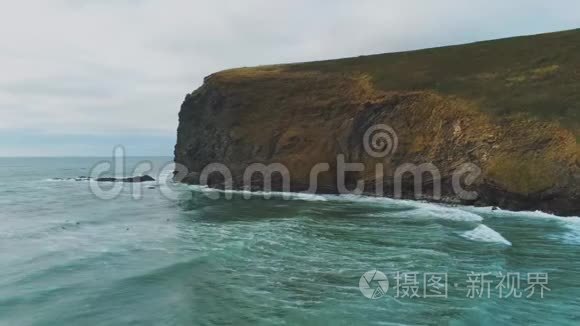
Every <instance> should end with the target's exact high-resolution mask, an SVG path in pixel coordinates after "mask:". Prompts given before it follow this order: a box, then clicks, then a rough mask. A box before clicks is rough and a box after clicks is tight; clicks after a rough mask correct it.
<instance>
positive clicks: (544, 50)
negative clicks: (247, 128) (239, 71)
mask: <svg viewBox="0 0 580 326" xmlns="http://www.w3.org/2000/svg"><path fill="white" fill-rule="evenodd" d="M276 67H277V68H283V69H284V70H286V71H295V72H309V71H312V72H314V71H316V72H320V73H332V74H336V73H338V74H346V75H353V74H354V75H356V74H362V75H366V76H369V77H370V78H371V80H372V83H373V85H374V87H375V88H376V89H378V90H383V91H410V90H430V91H435V92H438V93H441V94H444V95H452V96H458V97H461V98H464V99H467V100H469V101H473V102H474V103H476V104H477V106H478V107H479V108H480V110H482V111H484V112H487V113H490V114H491V115H492V116H511V115H515V114H522V113H523V114H527V115H531V116H533V117H537V118H540V119H542V120H549V121H555V122H557V123H559V124H560V125H562V126H564V127H566V128H567V129H569V130H572V131H573V132H574V133H575V134H576V135H577V136H580V29H578V30H571V31H565V32H558V33H550V34H541V35H534V36H524V37H516V38H509V39H501V40H494V41H486V42H478V43H472V44H466V45H458V46H448V47H441V48H433V49H425V50H418V51H410V52H400V53H388V54H378V55H370V56H361V57H355V58H346V59H338V60H329V61H319V62H310V63H299V64H290V65H282V66H276Z"/></svg>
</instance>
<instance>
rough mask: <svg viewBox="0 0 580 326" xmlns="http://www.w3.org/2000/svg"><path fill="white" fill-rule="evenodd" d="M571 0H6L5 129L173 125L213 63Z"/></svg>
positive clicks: (477, 33)
mask: <svg viewBox="0 0 580 326" xmlns="http://www.w3.org/2000/svg"><path fill="white" fill-rule="evenodd" d="M579 13H580V4H578V3H577V2H576V1H551V2H549V3H547V2H545V1H533V0H532V1H524V0H520V1H494V0H492V1H461V0H457V1H451V0H441V1H418V0H417V1H411V0H409V1H378V0H366V1H365V0H363V1H354V0H353V1H344V0H336V1H316V2H315V1H304V0H291V1H290V0H288V1H286V0H285V1H267V0H263V1H258V0H246V1H212V2H209V1H186V0H183V1H179V0H164V1H161V0H159V1H154V0H149V1H139V0H125V1H96V0H95V1H89V0H82V1H81V0H76V1H75V0H55V1H51V2H50V3H48V2H40V1H30V0H23V1H18V2H16V1H11V2H6V3H4V4H3V6H2V11H1V12H0V40H2V42H0V71H1V72H2V73H1V74H0V112H1V114H2V118H1V119H0V129H2V130H3V131H9V130H16V129H22V128H27V129H32V130H37V131H39V132H46V133H66V134H75V133H90V134H99V133H102V134H106V133H110V132H125V133H131V132H135V133H136V132H151V133H160V134H165V135H173V134H174V132H175V128H176V125H177V112H178V109H179V105H180V103H181V101H182V99H183V96H184V95H185V93H186V92H190V91H192V90H193V89H194V88H196V87H197V86H199V84H200V83H201V81H202V79H203V77H204V76H205V75H208V74H210V73H212V72H215V71H217V70H221V69H225V68H231V67H237V66H252V65H259V64H272V63H281V62H297V61H309V60H318V59H328V58H336V57H344V56H356V55H360V54H372V53H381V52H390V51H401V50H406V49H416V48H423V47H430V46H439V45H446V44H453V43H463V42H469V41H476V40H483V39H489V38H496V37H505V36H512V35H519V34H532V33H539V32H547V31H554V30H560V29H567V28H574V27H577V26H579V25H580V14H579Z"/></svg>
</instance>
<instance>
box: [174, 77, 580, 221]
mask: <svg viewBox="0 0 580 326" xmlns="http://www.w3.org/2000/svg"><path fill="white" fill-rule="evenodd" d="M377 125H387V126H389V127H390V128H392V130H393V131H394V132H395V134H396V139H397V146H396V149H395V150H391V151H390V152H389V153H388V155H386V156H380V157H375V156H373V155H369V151H368V149H365V147H364V143H365V132H367V130H369V129H370V128H372V127H373V126H377ZM376 145H377V146H379V147H380V146H385V145H386V144H385V143H381V142H378V143H377V144H376ZM383 149H384V148H383ZM378 150H379V151H380V148H379V149H378ZM371 154H372V153H371ZM339 155H343V156H344V160H345V162H358V163H362V164H363V166H364V169H363V171H359V172H350V173H347V174H346V177H345V183H346V185H347V188H348V189H353V188H354V187H355V185H356V183H357V181H358V180H362V182H364V192H365V193H369V194H377V192H376V187H377V185H382V188H383V191H382V195H384V196H400V197H403V198H414V199H426V200H435V201H443V202H453V203H463V204H475V205H486V206H487V205H489V206H499V207H502V208H505V209H512V210H543V211H548V212H554V213H557V214H561V215H580V191H579V189H580V188H579V184H580V182H579V165H578V145H577V143H576V138H575V135H574V134H573V133H572V132H570V131H569V130H566V129H563V128H560V127H559V126H557V125H555V124H552V123H549V122H544V121H540V120H535V119H532V118H529V117H526V116H516V117H501V118H500V117H490V116H489V115H487V114H485V113H483V112H482V110H479V108H478V107H477V105H476V104H475V103H474V102H472V101H469V100H466V99H461V98H458V97H452V96H447V95H442V94H441V93H437V92H431V91H421V92H418V91H414V92H385V91H378V90H376V89H375V88H374V87H373V83H372V81H371V80H369V79H368V78H366V77H365V76H357V75H344V74H333V73H316V72H302V71H296V70H286V69H284V68H280V67H272V68H253V69H239V70H231V71H225V72H221V73H218V74H215V75H212V76H210V77H208V78H207V79H206V80H205V83H204V85H203V86H202V87H200V88H199V89H198V90H196V91H195V92H193V93H192V94H190V95H188V96H187V97H186V99H185V101H184V103H183V105H182V107H181V111H180V113H179V127H178V133H177V144H176V146H175V162H176V163H180V164H182V165H184V166H185V167H186V168H187V169H188V170H189V172H191V174H190V175H189V176H188V177H186V178H185V179H183V181H184V182H188V183H197V182H199V173H200V172H201V171H202V170H203V169H204V167H206V166H207V165H208V164H211V163H222V164H224V165H226V166H227V167H228V168H229V170H230V171H231V172H232V175H233V180H234V187H238V188H239V187H243V186H244V182H243V175H244V171H245V169H246V168H247V166H249V165H250V164H252V163H256V162H259V163H264V164H271V163H281V164H283V165H284V166H285V167H286V168H287V169H288V171H289V174H290V180H291V190H293V191H304V190H306V189H308V188H309V185H311V177H310V173H311V170H312V168H313V167H314V166H315V165H316V164H319V163H328V165H329V171H327V172H323V173H320V174H319V175H318V178H317V180H318V185H319V186H318V188H317V189H316V190H317V191H318V192H323V193H336V192H339V190H340V189H339V183H338V182H337V174H339V173H338V171H337V168H338V163H337V156H339ZM377 164H382V169H381V171H382V175H381V174H378V175H377V173H376V168H377ZM409 164H413V165H415V166H416V167H419V166H421V165H423V167H424V166H425V165H424V164H429V166H430V167H435V168H436V169H437V173H435V174H432V173H425V174H423V178H422V180H421V182H420V185H421V187H422V191H421V194H420V195H419V196H417V195H416V191H415V189H416V188H415V186H416V185H415V180H416V179H415V178H413V177H412V174H411V173H405V174H403V177H402V178H401V179H400V180H401V188H400V192H397V186H396V184H397V182H396V180H398V179H397V175H398V174H397V173H398V171H399V172H400V170H399V169H400V168H401V167H402V166H407V167H408V166H410V165H409ZM466 164H469V166H475V167H477V168H478V169H479V170H480V173H478V174H477V176H476V177H474V180H469V181H470V182H469V185H467V184H466V183H465V182H464V181H465V180H464V179H465V178H459V179H460V180H459V182H460V184H461V189H464V190H466V191H475V192H476V194H477V195H476V196H475V197H469V196H462V195H459V194H458V191H457V189H455V188H454V187H453V176H454V175H457V173H458V172H459V171H458V170H459V169H461V168H464V167H465V166H466ZM278 176H279V175H278V174H276V175H274V177H273V179H272V181H273V190H280V189H281V188H282V178H281V177H278ZM222 182H223V179H222V178H221V177H220V176H219V175H216V174H212V175H210V177H209V179H208V183H209V184H210V185H211V186H216V187H220V186H223V183H222ZM434 183H437V184H441V196H438V194H437V191H436V190H434V187H433V184H434ZM261 184H262V182H261V180H260V179H259V178H253V179H252V183H251V188H252V189H260V187H261ZM245 186H248V185H245ZM379 195H380V193H379ZM466 197H468V198H466Z"/></svg>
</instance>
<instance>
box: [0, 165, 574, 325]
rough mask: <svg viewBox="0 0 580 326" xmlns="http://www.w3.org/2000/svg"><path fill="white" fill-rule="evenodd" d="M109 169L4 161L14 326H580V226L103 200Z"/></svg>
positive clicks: (514, 215)
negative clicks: (95, 181)
mask: <svg viewBox="0 0 580 326" xmlns="http://www.w3.org/2000/svg"><path fill="white" fill-rule="evenodd" d="M106 159H107V158H1V159H0V222H1V223H0V248H1V254H0V325H228V324H232V325H273V324H285V325H579V324H580V309H579V307H580V218H577V217H576V218H561V217H557V216H553V215H549V214H545V213H540V212H509V211H503V210H492V209H491V208H490V207H480V208H476V207H452V206H444V205H435V204H430V203H424V202H413V201H405V200H393V199H388V198H371V197H360V196H333V195H311V194H291V195H289V196H286V195H284V194H280V193H273V194H270V195H271V198H269V199H264V198H263V197H264V196H263V195H264V194H263V193H257V194H254V195H253V196H252V197H251V198H249V199H247V198H245V197H247V195H248V194H247V193H243V192H237V191H234V192H231V193H229V195H231V196H232V197H233V198H231V199H227V198H226V193H224V192H223V191H217V190H211V189H207V188H204V187H200V186H188V185H183V184H171V185H169V186H170V188H171V191H170V192H167V191H166V190H167V189H165V191H164V190H163V189H164V188H163V186H161V185H158V184H157V183H158V182H151V183H142V184H123V188H122V189H121V190H120V192H119V194H118V195H116V196H114V198H111V199H103V198H99V196H97V195H95V193H94V191H92V190H91V186H90V185H91V182H89V181H87V180H81V181H77V180H75V179H74V178H76V177H79V176H87V175H88V174H89V173H90V171H91V168H92V167H93V166H95V165H96V164H97V163H98V162H101V161H103V160H106ZM142 161H149V162H151V163H152V164H153V165H154V166H155V167H156V169H157V170H159V169H161V167H162V166H163V165H164V164H165V163H167V162H169V161H171V158H170V157H150V158H129V159H127V161H126V162H125V165H126V166H127V167H131V166H135V165H136V164H137V163H139V162H142ZM126 170H127V171H130V169H126ZM163 173H165V174H163ZM163 173H162V176H167V173H170V172H168V171H165V172H163ZM112 174H113V173H112ZM125 174H130V173H129V172H125ZM151 175H153V176H154V177H155V178H156V179H157V178H158V173H157V172H155V171H154V172H153V173H152V174H151ZM137 188H138V189H137ZM136 189H137V190H136ZM136 193H137V194H140V196H136V195H135V194H136ZM210 194H211V195H212V196H209V195H210ZM215 195H217V196H218V197H219V198H218V199H214V198H210V197H214V196H215Z"/></svg>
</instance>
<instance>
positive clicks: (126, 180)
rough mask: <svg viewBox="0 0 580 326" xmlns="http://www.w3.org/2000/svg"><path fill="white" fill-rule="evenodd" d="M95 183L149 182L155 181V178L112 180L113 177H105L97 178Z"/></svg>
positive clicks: (140, 177)
mask: <svg viewBox="0 0 580 326" xmlns="http://www.w3.org/2000/svg"><path fill="white" fill-rule="evenodd" d="M95 181H98V182H147V181H155V179H154V178H153V177H151V176H150V175H142V176H136V177H128V178H112V177H104V178H97V179H95Z"/></svg>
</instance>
